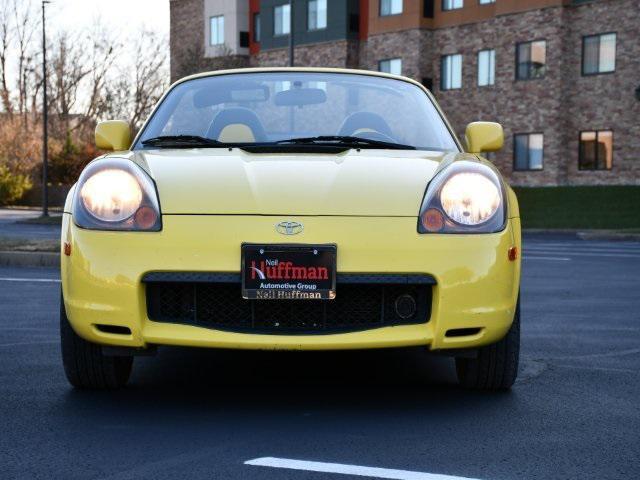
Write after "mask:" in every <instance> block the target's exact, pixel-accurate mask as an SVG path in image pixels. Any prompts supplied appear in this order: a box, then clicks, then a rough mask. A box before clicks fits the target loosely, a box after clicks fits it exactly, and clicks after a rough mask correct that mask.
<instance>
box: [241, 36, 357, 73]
mask: <svg viewBox="0 0 640 480" xmlns="http://www.w3.org/2000/svg"><path fill="white" fill-rule="evenodd" d="M294 55H295V64H296V66H305V67H335V68H358V66H359V64H360V62H359V50H358V41H357V40H341V41H336V42H327V43H317V44H313V45H303V46H298V47H296V49H295V53H294ZM252 64H253V65H254V66H260V67H286V66H288V65H289V49H287V48H278V49H273V50H263V51H261V52H260V53H259V54H258V55H257V56H256V57H255V59H254V60H253V61H252Z"/></svg>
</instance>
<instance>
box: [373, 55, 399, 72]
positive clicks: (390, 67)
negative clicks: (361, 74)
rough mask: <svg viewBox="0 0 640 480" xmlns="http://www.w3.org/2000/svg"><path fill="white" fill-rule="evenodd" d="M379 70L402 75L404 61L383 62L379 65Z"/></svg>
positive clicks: (390, 60) (396, 59) (392, 59)
mask: <svg viewBox="0 0 640 480" xmlns="http://www.w3.org/2000/svg"><path fill="white" fill-rule="evenodd" d="M378 70H379V71H381V72H384V73H392V74H394V75H402V59H401V58H391V59H389V60H381V61H380V62H379V63H378Z"/></svg>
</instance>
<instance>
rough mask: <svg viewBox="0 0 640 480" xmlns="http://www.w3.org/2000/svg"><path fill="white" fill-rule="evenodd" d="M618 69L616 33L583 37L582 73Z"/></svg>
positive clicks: (591, 73)
mask: <svg viewBox="0 0 640 480" xmlns="http://www.w3.org/2000/svg"><path fill="white" fill-rule="evenodd" d="M615 70H616V34H615V33H603V34H600V35H589V36H587V37H583V38H582V75H595V74H598V73H611V72H615Z"/></svg>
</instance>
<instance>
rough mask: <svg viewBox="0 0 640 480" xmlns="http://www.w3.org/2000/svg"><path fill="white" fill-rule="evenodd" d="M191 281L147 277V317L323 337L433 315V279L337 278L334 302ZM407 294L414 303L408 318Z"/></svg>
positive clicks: (225, 280)
mask: <svg viewBox="0 0 640 480" xmlns="http://www.w3.org/2000/svg"><path fill="white" fill-rule="evenodd" d="M196 275H197V274H196ZM154 276H155V279H154ZM341 278H342V280H343V281H341ZM176 279H177V280H178V281H175V280H176ZM412 279H413V280H414V281H415V283H410V282H411V280H412ZM425 279H427V280H429V281H426V280H425ZM193 280H194V277H193V276H190V275H189V274H184V273H182V274H181V273H177V274H171V273H167V274H159V275H158V274H153V273H152V274H149V275H148V276H147V277H146V278H145V279H144V282H145V284H146V295H147V314H148V317H149V319H150V320H153V321H156V322H167V323H179V324H187V325H196V326H200V327H206V328H212V329H216V330H226V331H233V332H246V333H271V334H284V333H288V334H322V333H334V332H347V331H359V330H367V329H372V328H379V327H384V326H392V325H408V324H416V323H425V322H428V321H429V317H430V315H431V296H432V284H433V281H432V280H431V279H430V277H426V276H416V275H411V276H405V275H395V276H394V275H380V276H378V277H376V276H375V275H373V276H372V275H353V276H352V277H348V276H345V275H339V277H338V282H337V288H336V289H337V296H336V298H335V299H334V300H245V299H243V298H242V296H241V286H240V282H239V281H237V282H234V281H229V280H230V277H229V274H226V275H222V276H220V277H216V276H215V275H214V276H213V278H212V277H211V276H209V277H207V278H195V280H196V281H193ZM416 280H417V281H416ZM390 281H391V282H396V283H389V282H390ZM407 295H408V296H410V297H411V298H413V299H414V300H415V308H413V312H411V310H412V309H411V308H410V309H409V313H411V314H410V315H407V309H406V298H407ZM399 298H402V299H404V301H405V303H404V305H405V308H404V309H398V299H399ZM409 305H410V307H412V306H413V304H412V303H411V302H409Z"/></svg>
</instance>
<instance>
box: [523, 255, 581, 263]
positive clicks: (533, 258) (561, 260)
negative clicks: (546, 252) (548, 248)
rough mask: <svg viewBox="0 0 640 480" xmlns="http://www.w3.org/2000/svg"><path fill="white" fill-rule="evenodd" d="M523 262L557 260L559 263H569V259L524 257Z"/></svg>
mask: <svg viewBox="0 0 640 480" xmlns="http://www.w3.org/2000/svg"><path fill="white" fill-rule="evenodd" d="M522 258H523V259H524V260H557V261H559V262H570V261H571V259H570V258H567V257H532V256H530V255H524V256H523V257H522Z"/></svg>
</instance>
